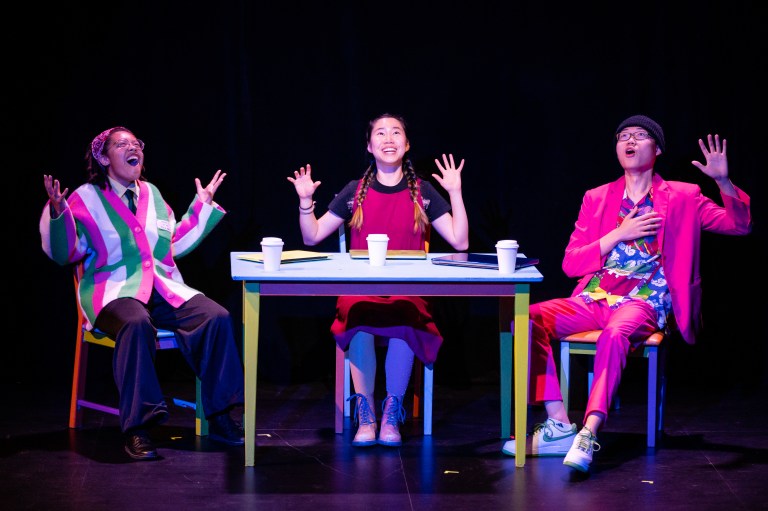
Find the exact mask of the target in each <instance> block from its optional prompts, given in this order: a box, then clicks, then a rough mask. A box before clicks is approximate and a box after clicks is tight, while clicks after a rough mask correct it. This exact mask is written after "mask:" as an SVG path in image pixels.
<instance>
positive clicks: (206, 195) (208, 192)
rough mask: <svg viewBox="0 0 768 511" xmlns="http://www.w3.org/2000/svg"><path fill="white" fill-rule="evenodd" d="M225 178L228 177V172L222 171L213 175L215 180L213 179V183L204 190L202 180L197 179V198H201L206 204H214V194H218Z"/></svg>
mask: <svg viewBox="0 0 768 511" xmlns="http://www.w3.org/2000/svg"><path fill="white" fill-rule="evenodd" d="M225 177H227V173H226V172H221V169H219V170H217V171H216V174H214V175H213V179H211V182H210V183H208V186H206V187H205V188H203V184H202V183H201V182H200V179H198V178H195V186H196V187H197V196H198V197H200V200H201V201H203V202H205V203H206V204H210V203H211V202H213V194H215V193H216V190H217V189H218V188H219V185H221V182H222V181H224V178H225Z"/></svg>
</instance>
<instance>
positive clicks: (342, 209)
mask: <svg viewBox="0 0 768 511" xmlns="http://www.w3.org/2000/svg"><path fill="white" fill-rule="evenodd" d="M359 182H360V180H359V179H355V180H354V181H350V182H349V183H347V185H346V186H345V187H344V188H343V189H342V190H341V191H340V192H339V193H338V194H337V195H336V197H334V198H333V200H332V201H331V203H330V204H329V205H328V210H329V211H331V212H332V213H333V214H335V215H336V216H338V217H340V218H342V219H344V221H345V222H346V221H348V220H349V219H351V218H352V206H353V204H354V200H355V192H356V191H357V185H358V183H359ZM371 188H373V189H374V190H376V191H377V192H380V193H397V192H401V191H403V190H405V189H407V188H408V180H407V179H405V178H403V179H401V180H400V182H399V183H397V184H396V185H395V186H386V185H383V184H381V183H379V180H378V179H373V180H371ZM421 198H422V200H423V202H424V211H425V212H426V213H427V218H429V221H430V222H433V221H435V220H436V219H438V218H440V217H441V216H443V215H444V214H446V213H448V212H450V211H451V204H450V203H449V202H448V201H447V200H445V198H444V197H443V196H442V195H440V193H439V192H438V191H437V190H436V189H435V187H434V186H432V183H430V182H428V181H423V180H422V181H421Z"/></svg>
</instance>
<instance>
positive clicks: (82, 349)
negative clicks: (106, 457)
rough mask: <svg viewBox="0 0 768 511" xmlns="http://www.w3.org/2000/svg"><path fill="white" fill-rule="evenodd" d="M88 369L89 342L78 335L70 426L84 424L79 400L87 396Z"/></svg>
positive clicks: (77, 426)
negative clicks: (86, 380)
mask: <svg viewBox="0 0 768 511" xmlns="http://www.w3.org/2000/svg"><path fill="white" fill-rule="evenodd" d="M87 369H88V343H86V342H83V340H82V339H81V338H80V336H78V342H77V346H76V348H75V368H74V371H73V374H72V398H71V400H70V403H69V427H70V428H73V429H74V428H79V427H80V426H81V425H82V424H83V409H82V408H81V407H80V405H79V403H78V402H79V401H80V400H81V399H83V398H84V397H85V378H86V372H87Z"/></svg>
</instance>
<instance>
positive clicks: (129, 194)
mask: <svg viewBox="0 0 768 511" xmlns="http://www.w3.org/2000/svg"><path fill="white" fill-rule="evenodd" d="M125 196H126V197H127V198H128V209H130V210H131V213H133V214H134V215H135V214H136V201H135V200H134V198H135V197H136V194H135V193H134V192H133V190H126V191H125Z"/></svg>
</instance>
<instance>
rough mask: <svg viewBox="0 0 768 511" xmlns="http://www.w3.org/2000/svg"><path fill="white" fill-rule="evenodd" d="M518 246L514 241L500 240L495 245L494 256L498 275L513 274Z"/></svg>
mask: <svg viewBox="0 0 768 511" xmlns="http://www.w3.org/2000/svg"><path fill="white" fill-rule="evenodd" d="M517 249H518V244H517V241H516V240H500V241H498V242H497V243H496V256H497V257H498V259H499V273H503V274H505V275H509V274H510V273H515V264H516V262H517Z"/></svg>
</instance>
